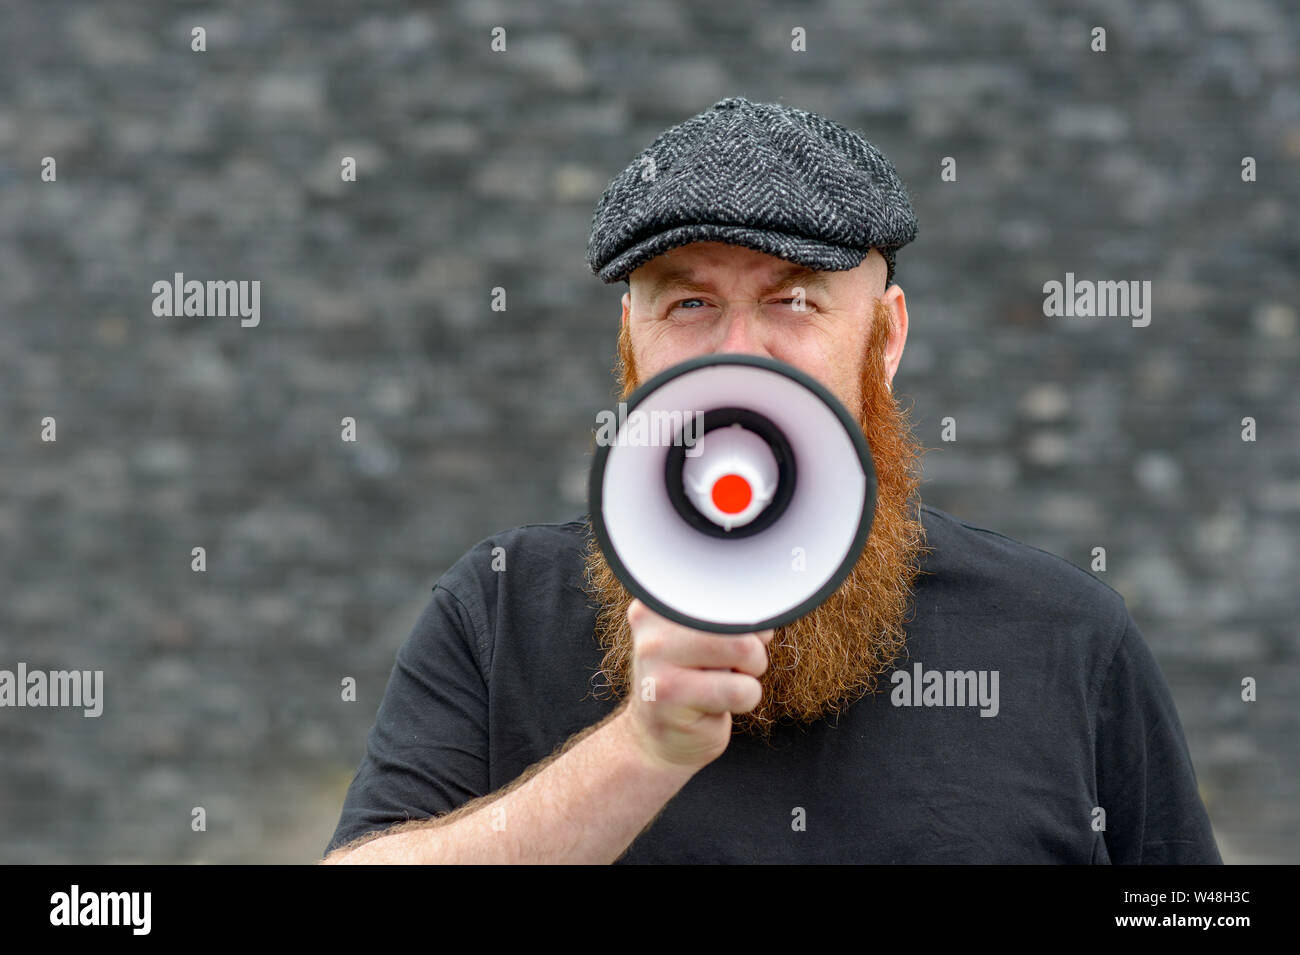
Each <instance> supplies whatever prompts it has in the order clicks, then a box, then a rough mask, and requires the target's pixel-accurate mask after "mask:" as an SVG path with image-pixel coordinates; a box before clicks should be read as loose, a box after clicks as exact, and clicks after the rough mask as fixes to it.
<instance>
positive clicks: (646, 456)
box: [588, 354, 876, 633]
mask: <svg viewBox="0 0 1300 955" xmlns="http://www.w3.org/2000/svg"><path fill="white" fill-rule="evenodd" d="M602 416H604V422H603V424H602V426H601V428H600V429H598V431H597V440H596V450H595V458H594V460H593V462H592V468H591V475H590V481H589V485H588V499H589V500H588V503H589V505H590V517H591V524H592V531H593V533H594V535H595V538H596V542H597V544H598V545H599V547H600V549H601V552H602V553H603V554H604V556H605V559H606V561H607V562H608V564H609V566H610V569H611V570H612V571H613V572H614V573H615V575H617V577H618V578H619V580H620V581H621V582H622V583H623V585H624V586H625V587H626V588H627V590H628V591H629V592H630V593H631V594H632V595H633V596H635V597H637V598H638V599H640V600H641V602H642V603H644V604H645V605H646V606H647V607H649V608H651V609H652V610H654V611H655V612H656V613H658V614H660V615H661V616H664V617H666V618H668V619H669V620H673V621H676V622H677V623H680V624H683V625H685V626H688V627H691V628H692V629H695V630H705V631H709V632H712V633H748V632H750V631H753V630H766V629H767V628H769V627H779V626H782V625H784V624H787V623H790V622H791V621H794V620H797V619H799V618H800V617H802V616H804V615H805V614H807V613H809V612H810V611H812V610H814V609H815V608H816V607H818V606H819V605H820V604H821V603H822V602H823V601H825V600H826V599H827V598H828V597H829V596H830V595H831V594H833V593H834V592H835V590H836V588H837V587H839V585H840V584H841V583H843V581H844V579H845V578H846V577H847V576H848V575H849V573H850V572H851V571H852V570H853V567H854V565H855V564H856V563H857V560H858V557H859V556H860V555H861V553H862V549H863V547H864V546H865V545H866V541H867V537H868V535H869V534H870V532H871V521H872V517H873V515H874V513H875V506H876V472H875V468H874V466H873V465H872V461H871V451H870V449H869V448H868V446H867V442H866V439H865V438H864V437H863V435H862V429H861V427H860V426H859V424H858V422H857V421H855V420H854V418H853V417H852V416H851V415H850V414H849V412H848V411H847V410H846V409H845V408H844V405H843V404H841V403H840V401H839V400H838V399H836V397H835V396H834V395H832V394H831V393H830V392H829V391H828V390H827V389H826V388H825V387H824V386H823V385H822V384H821V383H820V382H818V381H816V380H815V379H813V378H812V377H810V376H809V375H807V374H805V373H804V372H802V371H800V370H799V369H797V368H794V367H793V366H791V365H788V364H786V363H784V362H779V361H775V360H773V359H770V358H763V357H759V356H754V355H731V354H721V355H706V356H703V357H700V358H693V359H691V360H689V361H685V362H682V363H681V364H679V365H675V366H673V367H671V368H669V369H667V370H666V371H664V372H662V373H660V374H658V375H656V376H655V377H654V378H652V379H650V380H649V381H647V382H646V383H645V384H643V385H642V386H641V387H639V388H637V389H636V390H635V391H634V392H632V394H631V395H629V396H628V398H627V401H626V402H625V403H623V404H620V406H619V411H618V414H617V416H615V415H614V414H613V413H612V412H608V411H606V412H602ZM597 420H598V421H600V420H601V416H598V419H597Z"/></svg>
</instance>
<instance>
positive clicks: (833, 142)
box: [587, 96, 916, 286]
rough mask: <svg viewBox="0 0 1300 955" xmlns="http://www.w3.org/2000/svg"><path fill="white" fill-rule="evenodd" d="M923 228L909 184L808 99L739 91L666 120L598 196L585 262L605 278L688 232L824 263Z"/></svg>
mask: <svg viewBox="0 0 1300 955" xmlns="http://www.w3.org/2000/svg"><path fill="white" fill-rule="evenodd" d="M914 238H916V215H915V213H914V212H913V211H912V204H911V201H910V200H909V198H908V194H907V188H906V187H905V186H904V185H903V183H902V180H900V179H899V178H898V173H897V172H896V171H895V170H894V167H893V165H892V164H891V163H890V162H889V160H888V159H886V158H885V157H884V156H883V155H882V154H881V153H880V151H879V150H877V149H876V147H874V146H872V145H871V143H869V142H867V141H866V140H865V139H863V138H862V137H861V136H860V135H858V134H857V133H855V132H853V131H852V130H849V129H846V128H845V127H843V126H841V125H840V124H839V123H836V122H833V121H831V120H829V119H826V118H825V117H823V116H818V115H817V114H816V113H810V112H807V111H805V110H801V109H794V108H792V107H789V106H780V105H777V104H774V103H751V102H750V101H749V100H747V99H745V98H744V97H740V96H734V97H729V98H727V99H723V100H719V101H718V102H717V103H714V104H713V106H712V107H710V108H709V109H707V110H705V111H704V112H703V113H700V114H699V115H697V116H693V117H691V118H690V119H688V120H686V121H685V122H683V123H680V124H678V125H677V126H674V127H672V128H671V129H668V130H665V131H664V132H663V133H661V134H660V135H659V137H658V138H657V139H655V141H654V142H653V143H651V144H650V145H649V146H648V147H646V148H645V149H644V150H642V152H641V153H640V154H639V155H638V156H637V157H636V158H635V159H634V160H632V163H631V164H630V165H629V166H628V167H627V168H626V169H624V170H623V171H622V172H621V173H619V174H618V175H617V176H616V177H615V178H614V180H613V181H612V182H611V183H610V184H609V186H608V188H606V190H605V192H604V194H603V195H602V196H601V197H600V201H599V202H598V203H597V204H596V213H595V215H594V216H593V217H592V221H591V234H590V235H589V236H588V239H587V264H588V265H590V266H591V270H592V271H593V272H594V273H596V274H597V275H598V276H600V278H601V280H602V281H604V282H606V283H611V282H617V281H619V280H621V279H623V280H625V279H626V278H627V276H628V275H629V274H630V273H631V272H632V271H633V270H634V269H636V268H637V267H638V266H640V265H642V264H644V263H645V262H648V261H649V260H650V259H652V258H654V257H655V256H657V255H660V254H662V253H664V252H667V251H668V250H669V249H674V248H677V247H678V246H682V245H687V244H688V243H691V242H708V241H713V242H728V243H731V244H733V245H743V246H746V247H748V248H751V249H756V250H758V251H759V252H766V253H767V254H768V255H775V256H777V257H778V258H782V259H786V260H788V261H790V262H794V263H796V264H799V265H803V266H806V267H808V268H814V269H820V270H823V271H840V270H843V269H851V268H854V267H855V266H857V265H858V264H859V263H861V262H862V260H863V258H865V257H866V255H867V253H868V252H870V251H871V249H872V248H876V249H879V250H880V252H881V254H882V255H883V256H884V257H885V261H886V263H887V264H888V267H889V273H888V276H889V277H888V279H887V281H886V286H888V285H889V284H890V283H891V282H893V279H894V253H895V251H897V250H898V249H899V248H901V247H902V246H904V245H906V244H907V243H908V242H911V241H912V240H913V239H914Z"/></svg>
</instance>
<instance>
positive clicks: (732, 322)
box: [717, 305, 771, 358]
mask: <svg viewBox="0 0 1300 955" xmlns="http://www.w3.org/2000/svg"><path fill="white" fill-rule="evenodd" d="M723 321H724V322H725V323H726V326H725V332H724V333H723V339H722V343H721V344H720V345H719V346H718V349H717V351H718V353H719V354H738V355H761V356H765V357H768V358H770V357H771V356H770V355H768V354H767V349H766V347H764V345H763V342H762V338H761V336H760V335H759V326H758V309H757V308H755V307H753V306H748V305H733V306H729V307H728V308H727V310H726V312H725V313H724V316H723Z"/></svg>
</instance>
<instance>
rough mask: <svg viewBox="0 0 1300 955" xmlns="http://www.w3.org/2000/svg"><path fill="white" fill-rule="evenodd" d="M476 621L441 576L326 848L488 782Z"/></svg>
mask: <svg viewBox="0 0 1300 955" xmlns="http://www.w3.org/2000/svg"><path fill="white" fill-rule="evenodd" d="M478 646H479V643H478V639H477V636H476V628H475V626H474V622H473V621H472V619H471V615H470V613H469V612H468V610H467V609H466V607H465V605H464V604H463V603H461V601H460V600H459V599H458V598H457V597H456V596H455V594H453V593H452V592H451V591H450V590H448V589H447V588H446V587H444V586H443V585H442V584H441V583H439V584H438V585H437V586H435V587H434V588H433V595H432V597H431V599H430V601H429V603H428V605H427V606H426V607H425V609H424V612H423V613H422V614H421V615H420V618H419V620H418V621H417V622H416V624H415V628H414V629H413V630H412V632H411V635H410V636H409V637H408V638H407V640H406V642H405V643H404V644H402V646H401V648H400V649H399V650H398V652H397V660H396V663H395V664H394V665H393V672H392V675H391V676H390V677H389V680H388V688H387V689H386V690H385V691H384V698H383V700H382V702H381V703H380V705H379V713H378V715H377V717H376V718H375V725H374V727H373V729H371V731H370V735H369V736H368V737H367V739H366V752H365V756H364V757H362V760H361V765H360V767H359V768H358V769H357V773H356V776H355V777H354V778H353V780H352V785H351V786H350V787H349V788H348V794H347V798H346V799H345V800H344V803H343V812H342V815H341V817H340V818H339V823H338V827H337V829H336V830H335V832H334V838H333V839H332V840H331V841H330V844H329V846H328V847H327V849H326V853H327V854H328V853H329V852H332V851H333V850H334V849H336V848H338V847H339V846H342V845H345V844H347V843H348V842H351V841H352V840H354V839H356V838H358V837H360V836H362V835H365V834H366V833H369V832H372V831H374V830H377V829H385V828H387V827H389V826H391V825H394V824H396V823H399V822H404V821H405V820H407V819H423V818H429V817H431V816H437V815H443V814H445V813H448V812H451V811H452V810H453V809H455V808H457V807H458V806H460V805H462V804H464V803H466V802H468V801H469V800H471V799H474V798H477V797H479V796H482V795H485V794H486V793H487V791H488V789H487V787H488V692H487V682H486V680H485V678H484V673H483V669H482V667H481V665H480V658H479V650H478Z"/></svg>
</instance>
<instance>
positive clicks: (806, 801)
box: [325, 97, 1221, 863]
mask: <svg viewBox="0 0 1300 955" xmlns="http://www.w3.org/2000/svg"><path fill="white" fill-rule="evenodd" d="M915 234H916V221H915V216H914V214H913V211H912V207H911V204H910V202H909V200H908V196H907V191H906V188H905V187H904V186H903V184H902V182H901V181H900V180H899V178H898V175H897V173H896V171H895V170H894V167H893V166H892V165H891V164H890V163H889V161H888V160H887V159H885V157H884V156H882V155H881V154H880V153H879V151H878V150H876V149H875V147H873V146H872V145H871V144H870V143H869V142H867V141H866V140H865V139H863V138H862V137H861V136H860V135H859V134H857V133H855V132H853V131H850V130H848V129H846V128H845V127H843V126H841V125H839V124H837V123H834V122H832V121H831V120H828V119H826V118H824V117H821V116H817V115H815V114H812V113H808V112H805V111H802V110H797V109H793V108H790V107H784V106H779V105H773V104H761V103H751V102H749V101H748V100H746V99H743V98H739V97H733V98H729V99H725V100H722V101H720V102H718V103H716V104H715V105H714V106H713V107H712V108H711V109H709V110H706V111H705V112H703V113H701V114H699V115H698V116H695V117H692V118H691V119H689V120H687V121H685V122H684V123H681V124H679V125H678V126H675V127H673V128H672V129H670V130H667V131H665V132H664V133H663V134H661V135H660V136H659V137H658V138H657V139H656V140H655V141H654V142H653V143H652V144H651V145H650V146H649V147H647V148H646V149H645V150H643V151H642V153H641V154H640V155H638V156H637V158H636V159H634V160H633V162H632V163H631V164H630V165H629V166H628V167H627V168H626V169H625V170H624V171H623V172H622V173H621V174H620V175H619V176H618V177H616V178H615V180H614V181H613V182H612V183H611V184H610V186H609V188H608V189H607V190H606V191H605V193H604V195H603V196H602V197H601V200H600V202H599V204H598V205H597V208H596V213H595V216H594V218H593V222H592V230H591V235H590V237H589V243H588V261H589V264H590V265H591V267H592V270H593V271H594V272H595V273H596V274H597V275H598V276H599V277H600V278H601V279H602V280H603V281H605V282H607V283H613V282H618V281H626V282H627V283H628V291H627V292H626V293H625V294H624V295H623V299H622V323H621V326H620V329H619V338H618V363H617V369H616V371H617V374H618V377H619V383H620V386H621V396H622V397H624V398H626V397H627V396H628V395H629V394H630V393H631V392H632V391H633V390H634V389H635V388H636V387H637V385H638V384H640V383H641V382H642V381H644V380H647V379H649V378H650V377H653V376H654V375H656V374H658V373H659V372H661V371H664V370H666V369H668V368H671V367H673V366H674V365H677V364H679V363H680V362H683V361H685V360H687V359H690V358H695V357H698V356H701V355H710V354H723V353H728V354H746V355H757V356H763V357H767V358H773V359H777V360H779V361H783V362H786V363H787V364H789V365H792V366H794V367H796V368H798V369H800V370H802V371H803V372H805V373H807V374H808V375H811V376H812V377H813V378H815V379H816V380H817V381H819V382H820V383H821V384H822V385H824V386H825V387H826V388H827V389H828V390H829V391H830V392H831V393H832V394H833V395H834V396H835V397H836V398H838V399H839V400H840V401H841V402H842V403H843V404H844V406H845V407H846V408H848V409H850V411H851V412H852V413H854V414H855V415H856V417H857V420H858V423H859V424H860V426H861V428H862V432H863V435H864V437H865V438H866V441H867V445H868V447H869V448H870V451H871V456H872V460H873V463H874V466H875V471H876V478H877V500H876V505H875V512H874V520H873V523H872V527H871V533H870V535H869V537H868V539H867V542H866V545H865V548H864V550H863V552H862V554H861V557H860V558H859V559H858V561H857V563H856V565H855V566H854V568H853V569H852V571H851V572H850V574H849V576H848V577H847V578H846V579H845V580H844V581H843V583H842V584H841V585H840V586H839V588H838V589H837V590H836V591H835V592H834V593H833V594H832V595H831V596H830V598H829V599H827V600H826V601H825V602H824V603H822V604H821V605H820V606H818V607H817V608H816V609H814V610H813V611H811V612H810V613H808V614H807V615H805V616H804V617H802V618H800V619H798V620H796V621H794V622H793V623H790V624H788V625H785V626H782V627H778V628H776V630H775V631H772V630H767V631H763V632H760V633H754V634H745V635H740V636H732V635H719V634H712V633H705V632H702V631H697V630H691V629H689V628H687V627H685V626H682V625H680V624H677V623H674V622H672V621H669V620H667V619H665V618H663V617H661V616H659V615H658V614H656V613H654V612H653V611H651V610H650V609H649V608H647V607H646V606H645V605H644V604H642V603H641V602H640V601H639V600H635V599H633V598H632V597H631V595H630V594H629V593H628V592H627V591H626V589H625V588H624V587H623V585H622V584H621V583H620V581H619V580H618V578H617V577H616V576H615V575H614V573H613V572H612V571H611V569H610V567H609V564H608V563H607V562H606V559H605V556H604V555H603V554H602V553H601V551H600V550H599V548H598V547H596V546H595V544H594V542H593V539H592V533H591V528H590V522H589V519H588V518H587V517H584V518H582V519H578V520H574V521H571V522H569V523H565V524H534V525H527V526H525V527H520V528H515V529H514V530H511V531H508V532H505V533H503V534H499V535H496V536H494V537H491V538H488V539H487V540H485V541H483V542H481V543H480V544H479V545H477V546H476V547H475V548H473V549H472V550H471V551H470V552H469V553H468V554H466V555H465V556H464V557H463V558H462V559H461V560H460V561H458V562H457V563H456V565H455V566H453V567H452V568H451V570H449V571H448V572H447V573H446V574H445V575H444V576H443V577H442V578H441V579H440V580H439V582H438V584H437V585H436V586H435V587H434V591H433V598H432V600H431V601H430V603H429V605H428V607H427V608H426V610H425V612H424V613H423V615H422V616H421V618H420V620H419V621H418V623H417V624H416V627H415V629H414V631H413V633H412V634H411V636H410V638H409V639H408V640H407V642H406V643H405V644H404V645H403V646H402V648H401V650H400V651H399V652H398V656H397V662H396V666H395V667H394V669H393V674H392V678H391V679H390V682H389V686H388V689H387V691H386V693H385V696H384V700H383V702H382V704H381V705H380V710H379V715H378V718H377V720H376V723H375V726H374V729H373V730H372V731H371V734H370V737H369V739H368V743H367V748H366V754H365V757H364V759H363V761H362V763H361V766H360V768H359V770H358V772H357V775H356V777H355V779H354V780H353V782H352V786H351V788H350V789H349V792H348V795H347V799H346V801H345V804H344V807H343V812H342V816H341V818H340V820H339V824H338V828H337V830H336V832H335V834H334V838H333V839H332V840H331V843H330V846H329V847H328V848H327V850H326V851H327V856H326V859H325V861H327V862H613V861H625V862H1081V863H1088V862H1101V863H1105V862H1112V863H1136V862H1143V863H1152V862H1154V863H1169V862H1180V863H1205V862H1216V863H1217V862H1220V861H1221V859H1220V857H1219V852H1218V849H1217V846H1216V844H1215V841H1214V837H1213V833H1212V830H1211V827H1210V823H1209V818H1208V815H1207V813H1206V811H1205V807H1204V805H1203V804H1202V802H1201V799H1200V796H1199V794H1198V791H1197V786H1196V778H1195V774H1194V772H1193V769H1192V765H1191V760H1190V757H1189V755H1188V751H1187V746H1186V743H1185V741H1184V738H1183V733H1182V728H1181V724H1180V722H1179V720H1178V715H1177V712H1176V709H1175V707H1174V703H1173V700H1172V698H1171V695H1170V693H1169V690H1168V688H1167V686H1166V684H1165V682H1164V679H1163V677H1162V676H1161V674H1160V670H1159V668H1158V666H1157V664H1156V662H1155V660H1154V659H1153V657H1152V656H1151V653H1150V651H1149V650H1148V648H1147V646H1146V644H1145V642H1144V640H1143V638H1142V636H1141V634H1140V633H1139V632H1138V629H1137V627H1136V625H1135V624H1134V622H1133V620H1132V619H1131V617H1130V616H1129V613H1128V611H1127V608H1126V607H1125V605H1124V601H1123V599H1122V598H1121V597H1120V596H1119V595H1118V594H1117V593H1115V592H1114V591H1113V590H1111V589H1110V588H1108V587H1106V586H1105V585H1104V584H1101V583H1100V582H1098V581H1097V580H1096V579H1095V578H1093V577H1092V576H1091V575H1089V574H1087V573H1085V572H1084V571H1082V570H1080V569H1078V568H1076V567H1074V566H1073V565H1071V564H1069V563H1068V562H1066V561H1064V560H1062V559H1060V558H1058V557H1054V556H1052V555H1050V554H1047V553H1045V552H1043V551H1040V550H1037V549H1034V548H1031V547H1028V546H1026V545H1024V544H1020V543H1017V542H1015V541H1012V540H1010V539H1008V538H1006V537H1003V536H1002V535H999V534H996V533H993V532H991V531H987V530H982V529H980V528H976V527H972V526H970V525H968V524H966V523H963V522H961V521H959V520H957V519H956V518H954V517H952V516H949V515H947V514H944V513H943V512H941V511H938V510H936V509H934V508H931V507H929V506H926V505H922V504H921V503H920V502H919V500H918V498H917V487H918V483H919V473H920V470H919V469H920V450H919V447H918V445H917V443H916V441H915V440H914V438H913V437H912V435H911V433H910V430H909V427H908V423H907V419H906V415H905V414H904V412H903V411H902V410H901V409H900V407H899V405H898V402H897V401H896V399H895V398H894V396H893V394H892V391H891V387H892V382H893V378H894V375H895V372H896V371H897V369H898V367H899V363H900V361H901V360H902V356H903V348H904V344H905V342H906V339H907V330H908V315H907V303H906V299H905V296H904V293H903V290H902V288H901V287H900V286H899V285H898V284H897V282H896V281H895V274H894V270H895V253H896V252H897V250H898V249H899V248H900V247H902V246H903V245H905V244H907V243H908V242H910V241H911V240H912V239H913V238H914V237H915ZM646 681H653V684H652V685H653V686H654V687H655V692H654V693H652V694H644V693H641V692H639V688H640V687H642V686H643V685H646Z"/></svg>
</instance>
